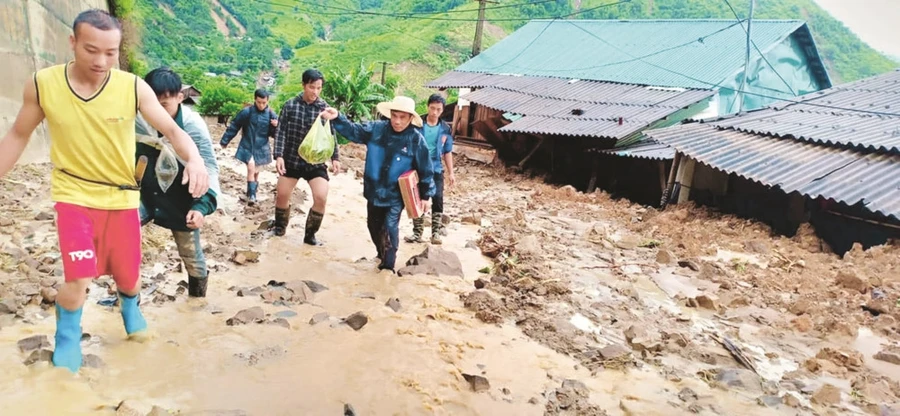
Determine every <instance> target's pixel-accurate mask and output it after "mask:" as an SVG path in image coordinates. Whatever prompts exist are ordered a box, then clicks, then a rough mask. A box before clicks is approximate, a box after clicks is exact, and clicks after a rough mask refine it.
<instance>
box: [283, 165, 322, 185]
mask: <svg viewBox="0 0 900 416" xmlns="http://www.w3.org/2000/svg"><path fill="white" fill-rule="evenodd" d="M284 176H286V177H288V178H293V179H303V180H305V181H307V182H309V181H311V180H313V179H315V178H322V179H325V180H326V181H327V180H328V166H326V165H324V164H322V165H304V166H301V167H299V168H297V169H292V168H286V169H285V172H284Z"/></svg>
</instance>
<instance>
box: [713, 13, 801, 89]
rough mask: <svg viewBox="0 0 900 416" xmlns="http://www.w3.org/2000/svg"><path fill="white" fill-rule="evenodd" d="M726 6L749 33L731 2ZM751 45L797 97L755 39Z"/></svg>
mask: <svg viewBox="0 0 900 416" xmlns="http://www.w3.org/2000/svg"><path fill="white" fill-rule="evenodd" d="M725 4H727V5H728V8H729V9H731V14H733V15H734V18H735V19H737V21H738V22H739V23H740V24H741V29H744V32H748V30H747V28H746V27H744V23H743V19H741V17H740V16H738V14H737V12H736V11H735V10H734V7H732V5H731V2H730V1H728V0H725ZM748 36H749V34H748ZM750 43H751V44H752V45H753V48H754V49H756V52H757V53H759V56H760V57H762V59H763V61H765V62H766V65H768V66H769V68H772V72H774V73H775V75H777V76H778V79H780V80H781V82H783V83H784V86H785V87H787V88H788V91H790V92H791V95H793V96H795V97H796V96H797V92H796V91H794V89H793V88H791V85H790V84H789V83H788V82H787V81H786V80H785V79H784V77H782V76H781V74H779V73H778V71H776V70H775V66H774V65H772V63H771V62H769V59H768V58H766V55H765V54H763V53H762V51H761V50H759V46H756V42H754V41H753V39H750Z"/></svg>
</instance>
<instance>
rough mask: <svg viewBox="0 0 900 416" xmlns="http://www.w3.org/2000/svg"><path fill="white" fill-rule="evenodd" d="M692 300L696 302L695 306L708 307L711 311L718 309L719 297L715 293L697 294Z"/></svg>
mask: <svg viewBox="0 0 900 416" xmlns="http://www.w3.org/2000/svg"><path fill="white" fill-rule="evenodd" d="M694 300H695V301H696V302H697V306H699V307H701V308H703V309H709V310H711V311H717V310H719V298H717V297H716V296H715V295H709V294H706V295H698V296H697V297H696V298H694Z"/></svg>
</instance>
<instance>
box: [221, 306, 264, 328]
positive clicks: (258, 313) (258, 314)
mask: <svg viewBox="0 0 900 416" xmlns="http://www.w3.org/2000/svg"><path fill="white" fill-rule="evenodd" d="M265 320H266V312H265V311H264V310H263V308H261V307H259V306H254V307H252V308H249V309H244V310H242V311H240V312H238V313H237V315H234V317H233V318H229V319H228V320H227V321H225V324H226V325H228V326H237V325H245V324H253V323H261V322H263V321H265Z"/></svg>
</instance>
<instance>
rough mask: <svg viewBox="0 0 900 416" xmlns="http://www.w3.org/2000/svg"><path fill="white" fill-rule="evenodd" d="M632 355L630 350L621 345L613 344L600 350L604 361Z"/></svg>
mask: <svg viewBox="0 0 900 416" xmlns="http://www.w3.org/2000/svg"><path fill="white" fill-rule="evenodd" d="M629 354H631V351H629V350H628V348H625V347H624V346H622V345H619V344H612V345H608V346H606V347H603V348H601V349H600V357H602V358H603V359H604V360H615V359H618V358H622V357H625V356H627V355H629Z"/></svg>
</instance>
